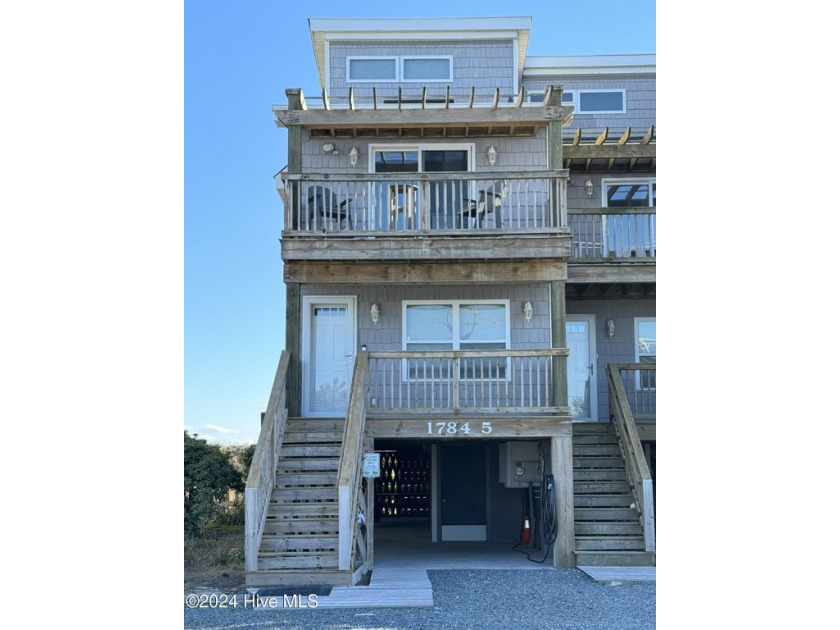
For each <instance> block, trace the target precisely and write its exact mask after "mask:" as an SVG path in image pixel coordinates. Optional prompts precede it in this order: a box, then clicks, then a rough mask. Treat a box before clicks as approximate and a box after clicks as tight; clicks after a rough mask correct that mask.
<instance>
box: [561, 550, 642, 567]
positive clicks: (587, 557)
mask: <svg viewBox="0 0 840 630" xmlns="http://www.w3.org/2000/svg"><path fill="white" fill-rule="evenodd" d="M575 556H577V564H578V565H579V566H584V567H588V566H593V567H655V566H656V553H655V552H652V551H575Z"/></svg>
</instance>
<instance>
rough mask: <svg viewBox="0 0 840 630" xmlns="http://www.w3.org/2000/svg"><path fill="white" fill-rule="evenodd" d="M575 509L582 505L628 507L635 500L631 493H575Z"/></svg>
mask: <svg viewBox="0 0 840 630" xmlns="http://www.w3.org/2000/svg"><path fill="white" fill-rule="evenodd" d="M574 497H575V501H574V504H575V509H577V508H583V507H619V508H620V507H630V504H631V503H634V502H635V499H634V498H633V495H631V494H576V495H574Z"/></svg>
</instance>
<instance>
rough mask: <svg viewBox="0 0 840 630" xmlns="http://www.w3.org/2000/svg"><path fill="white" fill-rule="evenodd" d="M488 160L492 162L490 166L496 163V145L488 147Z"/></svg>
mask: <svg viewBox="0 0 840 630" xmlns="http://www.w3.org/2000/svg"><path fill="white" fill-rule="evenodd" d="M487 161H488V162H490V166H495V165H496V147H494V146H491V147H490V148H489V149H487Z"/></svg>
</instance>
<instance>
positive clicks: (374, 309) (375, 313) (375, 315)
mask: <svg viewBox="0 0 840 630" xmlns="http://www.w3.org/2000/svg"><path fill="white" fill-rule="evenodd" d="M370 321H372V322H373V323H374V324H375V323H376V322H378V321H379V307H378V306H377V305H376V303H375V302H374V303H373V304H371V305H370Z"/></svg>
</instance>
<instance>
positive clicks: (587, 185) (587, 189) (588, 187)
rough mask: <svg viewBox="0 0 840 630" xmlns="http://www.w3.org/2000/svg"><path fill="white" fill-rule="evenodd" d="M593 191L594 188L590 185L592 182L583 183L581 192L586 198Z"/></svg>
mask: <svg viewBox="0 0 840 630" xmlns="http://www.w3.org/2000/svg"><path fill="white" fill-rule="evenodd" d="M593 190H594V186H593V185H592V180H591V179H587V180H586V183H584V185H583V192H585V193H586V196H587V197H591V196H592V191H593Z"/></svg>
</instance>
